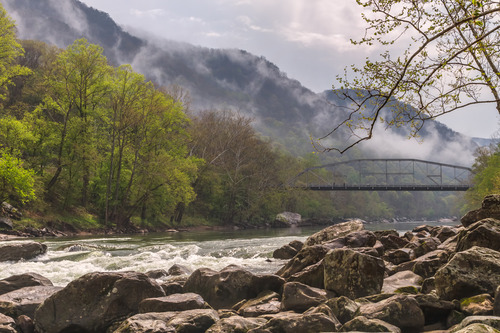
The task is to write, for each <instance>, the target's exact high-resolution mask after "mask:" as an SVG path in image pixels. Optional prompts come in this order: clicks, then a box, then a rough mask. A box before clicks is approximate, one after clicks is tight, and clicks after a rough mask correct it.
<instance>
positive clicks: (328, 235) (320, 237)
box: [304, 220, 364, 246]
mask: <svg viewBox="0 0 500 333" xmlns="http://www.w3.org/2000/svg"><path fill="white" fill-rule="evenodd" d="M363 229H364V225H363V222H361V220H351V221H348V222H344V223H339V224H335V225H332V226H330V227H327V228H325V229H323V230H320V231H318V232H317V233H315V234H313V235H311V236H309V237H308V238H307V240H306V241H305V243H304V245H305V246H312V245H316V244H322V243H326V242H328V241H331V240H334V239H335V238H339V237H344V236H347V235H348V234H350V233H351V232H354V231H361V230H363Z"/></svg>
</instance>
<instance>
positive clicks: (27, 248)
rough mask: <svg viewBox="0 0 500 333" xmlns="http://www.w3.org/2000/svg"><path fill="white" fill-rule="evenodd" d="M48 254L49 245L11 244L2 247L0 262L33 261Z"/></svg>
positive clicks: (35, 243) (33, 243)
mask: <svg viewBox="0 0 500 333" xmlns="http://www.w3.org/2000/svg"><path fill="white" fill-rule="evenodd" d="M45 252H47V245H45V244H42V243H38V242H22V243H9V244H5V245H2V246H0V261H18V260H21V259H24V260H28V259H33V258H35V257H36V256H39V255H40V254H44V253H45Z"/></svg>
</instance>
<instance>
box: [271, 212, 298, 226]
mask: <svg viewBox="0 0 500 333" xmlns="http://www.w3.org/2000/svg"><path fill="white" fill-rule="evenodd" d="M300 222H302V216H300V214H297V213H292V212H283V213H279V214H278V215H276V218H275V219H274V221H273V227H277V228H290V227H296V226H298V225H299V224H300Z"/></svg>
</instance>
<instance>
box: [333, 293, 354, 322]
mask: <svg viewBox="0 0 500 333" xmlns="http://www.w3.org/2000/svg"><path fill="white" fill-rule="evenodd" d="M326 305H328V306H329V307H330V309H332V312H333V314H334V315H335V317H336V318H337V319H338V320H339V321H340V322H341V323H342V324H345V323H346V322H348V321H350V320H352V319H353V318H354V317H356V315H357V314H358V310H359V304H358V303H356V302H354V301H353V300H351V299H350V298H348V297H345V296H340V297H334V298H330V299H329V300H328V301H327V302H326Z"/></svg>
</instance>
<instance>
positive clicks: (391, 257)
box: [382, 249, 414, 265]
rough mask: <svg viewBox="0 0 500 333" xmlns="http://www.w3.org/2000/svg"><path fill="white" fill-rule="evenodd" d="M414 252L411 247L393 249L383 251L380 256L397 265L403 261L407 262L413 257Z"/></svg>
mask: <svg viewBox="0 0 500 333" xmlns="http://www.w3.org/2000/svg"><path fill="white" fill-rule="evenodd" d="M413 257H414V254H413V250H411V249H395V250H389V251H387V252H385V254H384V256H383V257H382V258H383V259H384V260H385V261H388V262H390V263H392V264H394V265H399V264H401V263H404V262H408V261H410V260H411V259H413Z"/></svg>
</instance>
